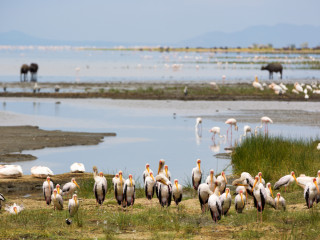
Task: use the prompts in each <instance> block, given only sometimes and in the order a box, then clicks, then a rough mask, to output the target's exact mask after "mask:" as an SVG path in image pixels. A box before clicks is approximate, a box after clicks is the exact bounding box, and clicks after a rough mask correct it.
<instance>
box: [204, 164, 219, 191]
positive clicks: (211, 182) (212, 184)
mask: <svg viewBox="0 0 320 240" xmlns="http://www.w3.org/2000/svg"><path fill="white" fill-rule="evenodd" d="M216 180H217V179H216V177H215V176H214V170H213V169H211V170H210V174H209V176H208V177H207V179H206V184H208V185H209V188H210V190H211V191H214V187H215V182H216Z"/></svg>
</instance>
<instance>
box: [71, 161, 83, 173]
mask: <svg viewBox="0 0 320 240" xmlns="http://www.w3.org/2000/svg"><path fill="white" fill-rule="evenodd" d="M70 171H71V172H73V173H84V172H85V171H86V169H85V168H84V165H83V163H77V162H76V163H73V164H72V165H71V166H70Z"/></svg>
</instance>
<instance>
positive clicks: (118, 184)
mask: <svg viewBox="0 0 320 240" xmlns="http://www.w3.org/2000/svg"><path fill="white" fill-rule="evenodd" d="M124 183H125V180H124V179H123V178H122V171H119V179H117V180H115V185H114V197H115V199H116V200H117V202H118V205H121V204H124V196H123V189H124Z"/></svg>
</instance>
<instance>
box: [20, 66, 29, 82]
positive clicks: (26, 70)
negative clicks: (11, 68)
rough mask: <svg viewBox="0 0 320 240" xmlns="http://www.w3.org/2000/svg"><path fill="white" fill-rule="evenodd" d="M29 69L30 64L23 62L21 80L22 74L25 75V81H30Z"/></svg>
mask: <svg viewBox="0 0 320 240" xmlns="http://www.w3.org/2000/svg"><path fill="white" fill-rule="evenodd" d="M28 71H29V66H28V65H27V64H23V65H22V66H21V68H20V82H22V75H23V81H24V82H25V81H28Z"/></svg>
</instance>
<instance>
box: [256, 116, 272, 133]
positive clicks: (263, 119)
mask: <svg viewBox="0 0 320 240" xmlns="http://www.w3.org/2000/svg"><path fill="white" fill-rule="evenodd" d="M269 123H273V121H272V119H271V118H269V117H266V116H265V117H262V118H261V125H260V126H256V129H255V132H256V133H257V128H262V125H263V124H264V134H268V131H269V128H268V124H269Z"/></svg>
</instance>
